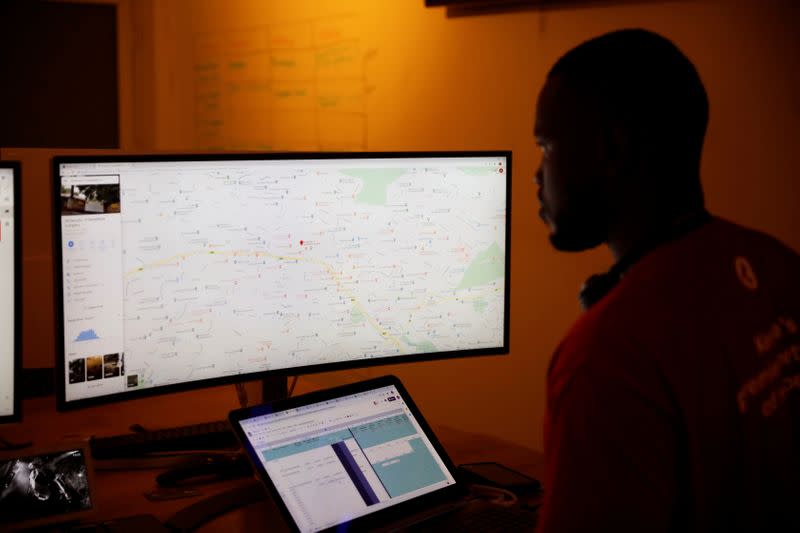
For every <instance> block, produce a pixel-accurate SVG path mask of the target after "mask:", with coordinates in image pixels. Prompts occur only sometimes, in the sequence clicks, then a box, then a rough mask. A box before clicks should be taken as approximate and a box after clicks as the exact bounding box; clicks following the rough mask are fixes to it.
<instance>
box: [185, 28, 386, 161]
mask: <svg viewBox="0 0 800 533" xmlns="http://www.w3.org/2000/svg"><path fill="white" fill-rule="evenodd" d="M193 50H194V93H195V94H194V101H195V106H194V109H195V112H194V117H195V131H196V138H195V144H196V147H197V148H200V149H211V150H224V149H235V150H277V151H281V150H365V149H366V148H367V135H366V133H367V118H368V117H367V95H368V92H370V91H371V90H372V88H371V87H369V86H368V83H367V79H366V66H367V64H368V63H369V61H370V60H371V59H372V58H373V57H374V56H375V51H374V50H372V51H369V52H366V53H365V51H364V49H363V45H362V41H361V39H360V37H359V27H358V20H357V18H356V17H354V16H342V17H332V18H325V19H314V20H306V21H298V22H292V23H286V24H274V25H265V26H261V27H256V28H248V29H246V30H234V31H225V32H212V33H201V34H196V35H195V36H194V42H193ZM368 87H369V88H368Z"/></svg>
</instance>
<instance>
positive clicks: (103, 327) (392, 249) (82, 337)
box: [54, 152, 511, 408]
mask: <svg viewBox="0 0 800 533" xmlns="http://www.w3.org/2000/svg"><path fill="white" fill-rule="evenodd" d="M510 175H511V153H510V152H471V153H463V152H445V153H441V152H437V153H341V154H340V153H313V154H312V153H289V154H260V155H252V154H247V155H182V156H177V155H173V156H127V157H119V156H113V157H108V156H105V157H57V158H55V159H54V178H55V183H54V190H55V204H56V210H57V213H56V216H55V222H56V227H55V232H54V233H55V236H56V239H55V244H56V250H55V254H56V258H57V259H56V278H57V283H56V285H57V287H56V291H57V312H58V331H57V338H58V339H59V342H58V365H57V366H58V372H60V374H59V379H58V380H57V382H58V387H57V390H58V404H59V407H60V408H68V407H77V406H82V405H87V404H91V403H96V402H101V401H108V400H119V399H126V398H134V397H139V396H142V395H147V394H154V393H160V392H168V391H176V390H183V389H188V388H194V387H200V386H208V385H212V384H221V383H228V382H234V381H238V380H243V379H254V378H256V377H259V376H261V375H266V374H267V373H273V374H284V375H291V374H298V373H308V372H318V371H327V370H336V369H343V368H348V367H355V366H363V365H374V364H388V363H400V362H406V361H421V360H426V359H433V358H444V357H460V356H470V355H488V354H501V353H507V352H508V308H509V301H508V295H509V286H508V279H509V278H508V274H509V264H510V262H509V254H508V251H509V220H510V218H509V215H510Z"/></svg>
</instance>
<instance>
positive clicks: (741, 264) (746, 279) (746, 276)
mask: <svg viewBox="0 0 800 533" xmlns="http://www.w3.org/2000/svg"><path fill="white" fill-rule="evenodd" d="M733 266H734V268H735V269H736V275H737V276H738V277H739V281H741V282H742V285H744V286H745V287H747V288H748V289H750V290H751V291H754V290H756V289H757V288H758V278H757V277H756V273H755V272H754V271H753V265H751V264H750V261H748V259H747V258H746V257H742V256H739V257H737V258H736V259H735V260H734V261H733Z"/></svg>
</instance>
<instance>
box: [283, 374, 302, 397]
mask: <svg viewBox="0 0 800 533" xmlns="http://www.w3.org/2000/svg"><path fill="white" fill-rule="evenodd" d="M299 378H300V376H295V377H294V378H293V379H292V384H291V385H289V392H287V393H286V397H287V398H291V397H292V393H293V392H294V386H295V385H297V380H298V379H299Z"/></svg>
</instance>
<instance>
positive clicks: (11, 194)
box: [0, 161, 22, 422]
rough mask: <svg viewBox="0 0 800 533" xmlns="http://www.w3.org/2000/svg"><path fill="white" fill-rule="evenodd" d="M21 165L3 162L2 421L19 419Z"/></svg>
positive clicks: (0, 192)
mask: <svg viewBox="0 0 800 533" xmlns="http://www.w3.org/2000/svg"><path fill="white" fill-rule="evenodd" d="M19 174H20V166H19V164H18V163H10V162H8V161H0V294H2V295H3V297H2V298H0V422H11V421H15V420H18V419H19V418H20V393H21V391H20V390H19V379H18V378H19V374H20V372H21V368H20V367H21V366H22V349H21V342H22V335H21V329H22V328H21V321H20V317H21V316H22V310H21V305H22V294H21V291H22V283H21V281H22V279H21V278H22V269H21V268H20V261H21V259H22V257H21V253H20V247H21V245H22V238H21V233H20V231H21V229H22V225H21V224H20V213H21V206H20V201H19V199H20V184H19V181H20V178H19Z"/></svg>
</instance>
